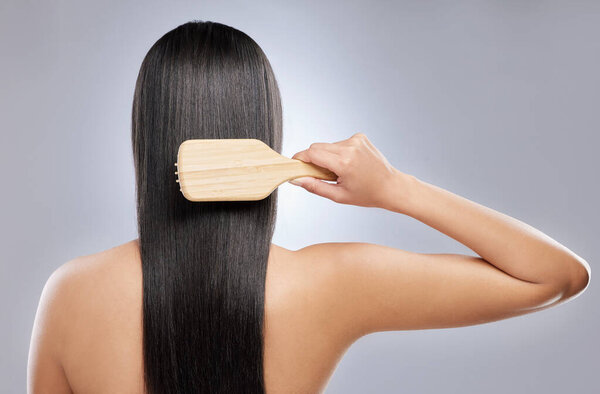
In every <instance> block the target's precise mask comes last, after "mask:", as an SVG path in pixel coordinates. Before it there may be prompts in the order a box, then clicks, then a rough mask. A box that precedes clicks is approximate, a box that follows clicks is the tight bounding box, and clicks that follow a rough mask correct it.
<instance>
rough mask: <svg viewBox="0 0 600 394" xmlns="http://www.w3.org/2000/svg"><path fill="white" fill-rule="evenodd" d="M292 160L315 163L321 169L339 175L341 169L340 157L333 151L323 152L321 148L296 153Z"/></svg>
mask: <svg viewBox="0 0 600 394" xmlns="http://www.w3.org/2000/svg"><path fill="white" fill-rule="evenodd" d="M292 159H297V160H301V161H304V162H308V163H314V164H316V165H318V166H320V167H324V168H327V169H328V170H330V171H332V172H334V173H336V174H339V172H338V171H339V170H340V169H341V167H342V166H341V163H340V159H341V158H340V156H339V155H337V154H335V153H332V152H331V151H327V150H322V149H319V148H312V147H311V148H309V149H307V150H303V151H301V152H298V153H296V154H295V155H294V156H292Z"/></svg>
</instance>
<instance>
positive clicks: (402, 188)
mask: <svg viewBox="0 0 600 394" xmlns="http://www.w3.org/2000/svg"><path fill="white" fill-rule="evenodd" d="M293 158H298V159H300V160H303V161H310V162H314V163H315V164H317V165H320V166H323V167H326V168H329V169H330V170H332V171H334V172H335V173H336V174H338V175H339V178H338V183H337V184H329V183H326V182H323V181H319V180H316V179H314V178H304V179H300V180H299V184H300V186H303V187H304V188H306V189H307V190H309V191H311V192H313V193H316V194H319V195H322V196H324V197H328V198H330V199H332V200H334V201H337V202H340V203H345V204H354V205H361V206H375V207H381V208H385V209H389V210H391V211H394V212H399V213H403V214H406V215H410V216H412V217H414V218H415V219H418V220H420V221H422V222H423V223H425V224H427V225H429V226H431V227H433V228H436V229H437V230H439V231H441V232H443V233H445V234H447V235H448V236H450V237H452V238H454V239H456V240H457V241H459V242H461V243H463V244H465V245H466V246H468V247H469V248H471V249H473V250H474V251H475V252H476V253H478V254H479V255H480V256H481V257H475V256H467V255H461V254H425V253H414V252H408V251H404V250H400V249H395V248H391V247H387V246H382V245H375V244H368V243H354V242H353V243H328V244H317V245H312V246H309V247H307V248H304V249H301V250H299V251H298V253H299V255H301V256H303V257H304V258H305V259H306V260H307V261H311V260H312V261H317V260H318V261H320V262H322V266H321V268H320V269H321V272H322V275H323V276H326V277H329V278H330V280H329V281H328V282H327V283H328V285H327V287H328V288H327V289H326V290H323V291H322V292H321V293H320V294H321V297H322V300H323V302H324V304H325V305H327V308H326V309H327V310H328V311H329V314H330V316H332V318H331V321H332V322H333V321H337V322H338V323H334V324H339V325H340V327H339V328H340V330H344V329H346V330H347V329H350V330H351V331H352V335H354V336H355V337H357V336H361V335H364V334H367V333H369V332H374V331H383V330H402V329H424V328H443V327H457V326H465V325H472V324H480V323H484V322H490V321H495V320H500V319H505V318H508V317H512V316H517V315H522V314H525V313H530V312H533V311H536V310H541V309H545V308H547V307H550V306H552V305H556V304H558V303H560V302H563V301H565V300H568V299H570V298H572V297H574V296H575V295H577V294H579V293H581V292H582V291H583V290H584V289H585V288H586V287H587V285H588V283H589V277H590V268H589V265H588V264H587V262H585V260H583V259H582V258H580V257H579V256H577V255H576V254H575V253H573V252H571V251H570V250H569V249H567V248H566V247H564V246H563V245H561V244H559V243H558V242H556V241H555V240H553V239H551V238H550V237H548V236H547V235H545V234H543V233H542V232H540V231H539V230H536V229H534V228H533V227H531V226H529V225H527V224H525V223H523V222H520V221H518V220H517V219H514V218H512V217H510V216H507V215H504V214H501V213H499V212H497V211H494V210H493V209H490V208H487V207H484V206H482V205H480V204H477V203H475V202H472V201H470V200H468V199H466V198H463V197H460V196H458V195H456V194H453V193H451V192H449V191H446V190H444V189H442V188H439V187H436V186H433V185H430V184H428V183H426V182H423V181H421V180H418V179H417V178H416V177H414V176H410V175H407V174H403V173H402V172H400V171H398V170H396V169H394V168H393V167H391V166H390V165H389V163H388V162H387V160H385V158H384V157H383V156H382V155H381V153H380V152H379V151H378V150H377V149H376V148H375V147H374V146H373V145H372V144H371V143H370V141H369V140H368V139H367V138H366V137H365V136H364V135H362V134H356V135H354V136H353V137H352V138H350V139H349V140H346V141H342V142H339V143H335V144H321V143H319V144H313V145H311V148H309V149H308V150H305V151H302V152H299V153H297V154H296V155H294V157H293ZM297 184H298V183H297ZM331 311H336V312H335V316H334V317H333V314H331ZM344 327H346V328H344Z"/></svg>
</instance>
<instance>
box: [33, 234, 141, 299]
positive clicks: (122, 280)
mask: <svg viewBox="0 0 600 394" xmlns="http://www.w3.org/2000/svg"><path fill="white" fill-rule="evenodd" d="M141 281H142V276H141V260H140V258H139V249H138V243H137V240H133V241H130V242H127V243H124V244H122V245H119V246H115V247H113V248H110V249H107V250H104V251H101V252H99V253H94V254H90V255H84V256H79V257H77V258H74V259H72V260H70V261H68V262H66V263H64V264H63V265H61V266H60V267H59V268H57V269H56V270H55V271H54V272H53V273H52V275H51V276H50V278H49V279H48V282H47V283H46V286H45V288H44V292H45V293H50V294H51V295H53V296H56V297H58V298H57V301H60V302H61V303H63V305H64V306H65V307H66V306H68V307H69V308H72V309H77V310H81V311H85V310H89V308H90V307H101V306H103V305H106V304H105V302H106V301H110V298H111V297H115V296H118V297H124V296H127V295H129V296H139V294H140V293H139V291H140V290H141ZM109 305H111V307H114V304H109Z"/></svg>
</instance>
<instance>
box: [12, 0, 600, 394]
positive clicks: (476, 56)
mask: <svg viewBox="0 0 600 394" xmlns="http://www.w3.org/2000/svg"><path fill="white" fill-rule="evenodd" d="M192 19H203V20H213V21H217V22H222V23H225V24H229V25H232V26H234V27H236V28H238V29H240V30H242V31H244V32H246V33H247V34H249V35H250V36H251V37H253V38H254V39H255V40H256V41H257V42H258V43H259V45H261V47H262V48H263V49H264V51H265V52H266V54H267V56H268V57H269V59H270V60H271V63H272V65H273V68H274V70H275V73H276V76H277V78H278V81H279V84H280V88H281V93H282V97H283V106H284V145H283V154H284V155H286V156H288V157H289V156H291V155H293V154H294V153H295V152H297V151H299V150H302V149H305V148H306V147H308V145H309V144H310V143H312V142H334V141H338V140H342V139H345V138H348V137H349V136H350V135H352V134H353V133H355V132H358V131H361V132H363V133H365V134H367V136H369V137H370V139H371V141H373V143H374V144H375V145H376V146H378V147H379V149H380V150H381V151H382V152H383V153H384V154H385V155H386V156H387V157H388V159H389V161H390V162H391V163H392V164H393V165H394V166H396V167H397V168H399V169H401V170H402V171H404V172H408V173H412V174H414V175H416V176H418V177H420V178H422V179H424V180H426V181H428V182H431V183H434V184H437V185H439V186H442V187H444V188H446V189H448V190H451V191H453V192H455V193H458V194H460V195H463V196H465V197H467V198H469V199H472V200H474V201H477V202H479V203H482V204H484V205H487V206H490V207H492V208H494V209H497V210H499V211H502V212H505V213H507V214H509V215H511V216H514V217H516V218H519V219H521V220H523V221H525V222H527V223H529V224H531V225H533V226H534V227H537V228H539V229H540V230H542V231H544V232H546V233H547V234H548V235H550V236H551V237H553V238H555V239H556V240H557V241H559V242H561V243H563V244H564V245H566V246H567V247H569V248H570V249H571V250H573V251H574V252H576V253H577V254H579V255H580V256H582V257H583V258H585V259H586V260H587V261H588V262H589V263H590V265H591V266H592V271H593V270H594V269H595V267H596V265H597V263H596V262H597V261H598V258H599V257H600V255H599V251H598V235H599V234H598V230H597V228H598V227H597V225H598V222H599V220H600V215H599V210H598V201H600V188H599V185H598V172H597V171H598V168H599V167H600V166H599V160H598V158H597V151H598V147H599V146H600V139H599V137H598V132H599V125H600V121H599V112H598V110H599V108H600V107H599V103H600V101H599V99H600V78H599V73H598V70H600V40H599V34H600V3H599V2H593V1H587V2H586V1H568V2H567V1H563V2H558V1H554V2H553V1H522V2H519V1H476V2H465V1H463V2H419V1H396V2H383V1H380V2H374V1H369V2H368V1H344V2H342V1H340V2H332V1H319V2H317V1H297V2H289V1H288V2H286V1H279V2H266V1H264V2H263V1H256V0H255V1H252V2H248V1H236V2H234V1H226V2H222V1H219V2H216V1H215V2H173V1H144V2H134V1H103V2H98V1H96V2H91V1H74V0H63V1H23V0H19V1H15V0H11V1H6V0H3V1H2V2H1V3H0V109H1V113H2V114H1V117H0V130H1V140H0V141H1V142H0V171H1V174H2V182H3V187H2V193H0V259H1V260H0V262H1V265H0V292H1V293H0V316H2V324H1V326H0V334H1V336H0V338H1V340H0V349H1V353H2V356H1V357H0V392H2V393H20V392H24V390H25V377H26V363H27V352H28V348H29V339H30V335H31V328H32V323H33V319H34V314H35V311H36V308H37V302H38V300H39V296H40V292H41V290H42V287H43V285H44V283H45V281H46V279H47V278H48V276H49V275H50V273H51V272H52V271H53V270H55V269H56V268H57V267H58V266H60V265H61V264H62V263H64V262H66V261H68V260H70V259H72V258H74V257H77V256H80V255H85V254H92V253H96V252H98V251H101V250H104V249H107V248H110V247H113V246H116V245H118V244H121V243H124V242H127V241H129V240H131V239H133V238H136V237H137V234H136V217H135V211H134V209H135V205H134V204H135V203H134V174H133V163H132V156H131V146H130V116H131V103H132V97H133V88H134V84H135V79H136V76H137V72H138V70H139V66H140V64H141V61H142V58H143V56H144V55H145V54H146V52H147V51H148V49H149V48H150V46H151V45H152V44H153V43H154V42H155V41H156V40H157V39H158V38H159V37H160V36H161V35H163V34H164V33H166V32H167V31H169V30H171V29H172V28H174V27H176V26H177V25H179V24H181V23H185V22H187V21H189V20H192ZM279 190H280V205H279V211H278V212H279V217H278V222H277V230H276V234H275V238H274V242H275V243H278V244H280V245H282V246H284V247H287V248H291V249H297V248H300V247H303V246H305V245H308V244H312V243H317V242H331V241H364V242H375V243H380V244H385V245H389V246H394V247H398V248H403V249H408V250H414V251H421V252H440V253H441V252H448V253H469V254H471V253H472V252H471V251H470V250H469V249H468V248H466V247H464V246H463V245H461V244H458V243H457V242H455V241H454V240H452V239H450V238H448V237H446V236H444V235H443V234H441V233H439V232H437V231H436V230H434V229H431V228H429V227H427V226H425V225H423V224H422V223H420V222H418V221H416V220H414V219H412V218H409V217H406V216H402V215H399V214H393V213H390V212H386V211H384V210H381V209H377V208H360V207H352V206H346V205H336V204H335V203H333V202H331V201H329V200H325V199H321V198H319V197H317V196H313V195H310V194H308V193H307V192H305V191H304V190H302V189H300V188H297V187H294V186H292V185H289V184H285V185H282V186H281V187H280V189H279ZM596 269H597V268H596ZM599 300H600V293H599V290H598V286H597V285H596V284H595V283H594V279H592V284H591V286H590V287H589V288H588V290H587V291H586V292H585V293H584V294H582V295H581V296H580V297H578V298H577V299H575V300H574V301H571V302H569V303H567V304H563V305H561V306H558V307H556V308H552V309H549V310H546V311H542V312H538V313H534V314H531V315H525V316H521V317H517V318H513V319H509V320H504V321H500V322H494V323H488V324H484V325H479V326H473V327H465V328H454V329H443V330H425V331H405V332H388V333H377V334H372V335H369V336H367V337H364V338H362V339H361V340H359V341H358V342H357V343H356V344H355V345H354V346H353V347H352V348H351V349H350V350H349V351H348V352H347V353H346V355H345V357H344V358H343V360H342V361H341V362H340V364H339V366H338V368H337V370H336V371H335V374H334V375H333V377H332V379H331V380H330V383H329V385H328V388H327V391H326V392H327V393H331V394H335V393H367V392H369V393H374V392H376V393H396V392H405V393H440V392H443V393H479V392H486V393H505V392H514V393H530V392H545V393H561V392H577V393H592V392H598V390H600V377H599V373H598V371H599V367H600V356H599V351H600V314H599V313H598V306H599V303H598V302H599Z"/></svg>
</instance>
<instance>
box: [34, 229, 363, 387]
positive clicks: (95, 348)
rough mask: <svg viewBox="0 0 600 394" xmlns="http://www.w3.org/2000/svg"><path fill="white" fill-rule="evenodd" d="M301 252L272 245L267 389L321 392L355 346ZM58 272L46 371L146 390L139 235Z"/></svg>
mask: <svg viewBox="0 0 600 394" xmlns="http://www.w3.org/2000/svg"><path fill="white" fill-rule="evenodd" d="M300 255H301V254H299V253H296V252H294V251H291V250H287V249H285V248H282V247H279V246H277V245H274V244H272V246H271V253H270V256H269V261H268V268H267V280H266V294H265V315H266V318H265V319H266V320H265V329H264V335H265V356H264V357H265V360H264V370H265V372H264V373H265V385H266V389H267V392H269V393H290V392H294V393H316V392H320V391H322V389H323V388H324V386H325V384H326V383H327V380H328V379H329V377H330V376H331V374H332V372H333V370H334V369H335V366H336V364H337V362H338V361H339V359H340V358H341V356H342V354H343V353H344V351H345V350H346V349H347V347H348V346H349V345H350V344H351V340H350V339H349V338H347V337H346V338H345V336H344V335H343V334H342V335H340V333H339V332H336V331H335V327H336V326H337V325H336V324H335V322H332V321H331V320H332V319H334V318H335V314H334V313H333V311H331V310H327V308H324V307H323V305H319V304H318V302H319V298H318V297H319V293H320V292H322V290H319V289H318V286H319V285H320V279H319V278H320V277H321V278H322V277H323V276H322V275H323V274H326V273H325V272H323V269H321V270H320V269H319V266H318V264H315V262H311V261H307V262H303V261H301V257H300ZM321 268H322V267H321ZM54 276H55V277H56V279H57V280H56V281H58V282H60V285H59V286H60V288H59V289H58V293H59V294H56V295H55V297H58V298H59V299H60V300H61V308H53V309H54V316H52V318H51V321H49V322H48V323H49V324H57V325H60V327H55V328H56V329H54V330H52V332H55V333H57V334H58V333H60V337H59V338H54V341H52V342H55V343H54V346H56V349H54V351H53V352H52V354H55V355H59V356H60V360H56V361H59V363H58V364H56V365H55V368H53V369H48V368H46V369H45V370H46V372H47V373H55V374H56V375H57V376H60V375H61V374H64V379H65V380H66V381H65V383H66V382H67V381H68V386H70V387H71V389H72V390H73V391H74V392H75V393H79V392H81V393H142V392H143V380H142V379H143V375H142V374H143V369H142V366H143V364H142V363H143V357H142V354H143V353H142V350H143V349H142V270H141V259H140V255H139V249H138V241H137V240H134V241H131V242H128V243H125V244H123V245H120V246H117V247H115V248H112V249H109V250H107V251H103V252H101V253H97V254H93V255H89V256H83V257H79V258H77V259H75V260H73V261H70V262H69V263H67V264H65V265H64V266H63V267H61V268H60V269H59V270H58V271H57V272H56V273H55V275H54ZM323 279H324V278H323ZM52 281H53V280H52V279H51V280H50V281H49V283H50V284H51V283H52ZM321 284H322V282H321ZM57 309H59V310H58V311H57ZM57 312H58V313H57ZM199 318H202V317H199ZM68 386H67V387H68Z"/></svg>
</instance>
